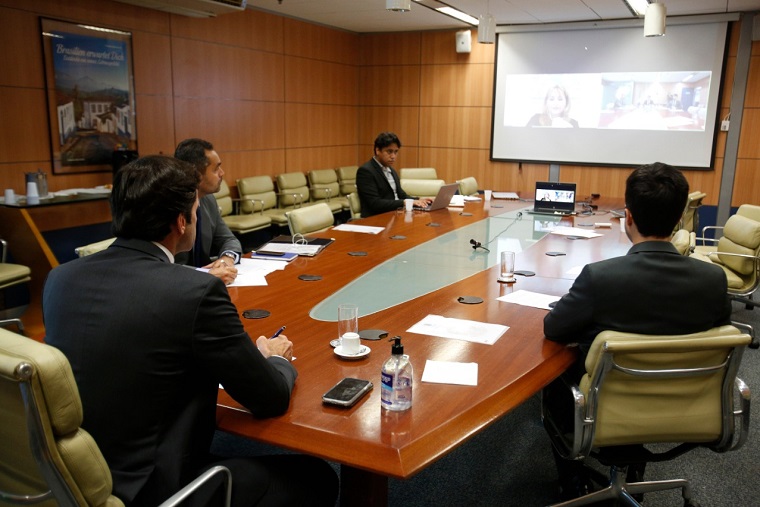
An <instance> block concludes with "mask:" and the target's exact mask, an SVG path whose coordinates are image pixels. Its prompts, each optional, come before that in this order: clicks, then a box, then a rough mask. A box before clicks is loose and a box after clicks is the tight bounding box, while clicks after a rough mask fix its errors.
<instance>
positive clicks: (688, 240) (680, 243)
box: [670, 229, 697, 255]
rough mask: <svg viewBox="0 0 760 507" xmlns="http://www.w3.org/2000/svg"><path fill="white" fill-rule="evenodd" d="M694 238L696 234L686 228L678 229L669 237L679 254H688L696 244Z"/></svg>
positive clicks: (695, 238)
mask: <svg viewBox="0 0 760 507" xmlns="http://www.w3.org/2000/svg"><path fill="white" fill-rule="evenodd" d="M696 240H697V235H696V234H694V233H693V232H689V231H687V230H686V229H678V230H677V231H676V232H674V233H673V237H672V238H670V242H671V243H673V246H674V247H676V250H678V252H679V253H680V254H681V255H690V254H691V253H692V252H693V251H694V248H695V247H696V246H697V242H696Z"/></svg>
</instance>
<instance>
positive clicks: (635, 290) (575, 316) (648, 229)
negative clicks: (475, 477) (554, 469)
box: [544, 162, 731, 499]
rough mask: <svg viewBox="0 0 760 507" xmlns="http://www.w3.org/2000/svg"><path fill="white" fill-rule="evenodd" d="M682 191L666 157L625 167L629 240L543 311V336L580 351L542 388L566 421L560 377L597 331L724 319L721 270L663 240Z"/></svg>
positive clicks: (683, 326)
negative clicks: (628, 244)
mask: <svg viewBox="0 0 760 507" xmlns="http://www.w3.org/2000/svg"><path fill="white" fill-rule="evenodd" d="M688 193H689V183H688V182H687V181H686V178H684V176H683V174H681V172H680V171H678V170H677V169H675V168H673V167H671V166H669V165H667V164H663V163H660V162H657V163H654V164H651V165H645V166H642V167H639V168H638V169H636V170H635V171H633V173H631V175H630V176H629V177H628V179H627V181H626V189H625V204H626V208H625V218H624V220H625V232H626V235H627V236H628V238H629V239H630V240H631V242H632V243H633V246H632V247H631V249H630V250H629V251H628V254H627V255H624V256H622V257H616V258H612V259H607V260H604V261H601V262H595V263H592V264H588V265H586V266H585V267H584V268H583V270H582V271H581V273H580V275H578V278H577V279H576V280H575V282H574V283H573V286H572V287H571V288H570V292H569V293H568V294H566V295H565V296H563V297H562V299H560V300H559V301H558V302H557V305H556V306H555V307H554V309H553V310H552V311H551V312H549V313H548V314H547V315H546V317H545V318H544V334H545V335H546V338H548V339H549V340H552V341H556V342H560V343H578V344H579V349H580V352H581V353H580V354H579V360H578V361H577V362H576V364H575V365H574V367H572V368H571V369H570V370H568V372H566V373H565V374H564V375H563V376H562V377H560V378H559V379H558V380H557V381H555V382H554V383H553V384H551V385H550V386H548V387H547V388H546V390H545V391H544V395H545V396H547V397H548V398H547V399H548V400H550V401H552V405H553V406H555V407H556V408H557V410H567V411H568V415H567V417H568V425H571V411H570V410H569V407H566V406H564V404H563V403H562V401H563V399H569V394H567V393H569V391H568V390H567V387H566V385H565V384H566V383H577V382H578V380H579V379H580V377H581V376H582V375H583V373H584V371H585V369H584V364H583V362H584V360H585V356H586V353H587V352H588V348H589V347H590V345H591V343H592V342H593V341H594V338H595V337H596V335H597V334H599V333H600V332H601V331H603V330H606V329H609V330H614V331H623V332H629V333H640V334H657V335H667V334H687V333H696V332H700V331H706V330H708V329H710V328H713V327H716V326H721V325H724V324H730V318H731V301H730V299H729V298H728V291H727V282H726V275H725V274H724V273H723V270H722V269H720V268H719V267H718V266H715V265H711V264H708V263H705V262H700V261H698V260H695V259H691V258H689V257H687V256H683V255H681V254H679V253H678V251H677V250H676V248H675V247H674V246H673V245H672V243H671V242H670V238H671V235H672V232H673V229H674V228H675V226H676V224H677V223H678V221H679V220H680V219H681V215H682V213H683V210H684V206H685V205H686V200H687V198H688ZM621 220H622V219H621ZM563 394H564V395H565V396H567V398H563ZM555 413H556V411H555ZM555 457H556V458H557V466H558V469H559V472H560V489H561V494H562V496H563V498H565V499H567V498H572V497H573V496H577V494H580V493H583V489H584V484H583V481H584V480H585V478H583V477H580V478H579V477H578V476H577V474H578V473H580V472H581V468H580V467H578V466H574V465H573V463H574V462H567V461H566V460H562V459H561V458H560V457H559V455H556V454H555ZM643 473H644V467H643V466H641V467H639V468H638V469H632V468H631V467H629V478H630V479H632V480H634V479H637V478H638V477H640V476H643ZM573 474H576V475H573Z"/></svg>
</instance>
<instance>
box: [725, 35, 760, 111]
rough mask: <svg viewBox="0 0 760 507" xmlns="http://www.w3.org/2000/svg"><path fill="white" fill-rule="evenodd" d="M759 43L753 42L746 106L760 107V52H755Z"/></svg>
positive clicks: (745, 99)
mask: <svg viewBox="0 0 760 507" xmlns="http://www.w3.org/2000/svg"><path fill="white" fill-rule="evenodd" d="M757 44H760V43H758V42H753V43H752V56H751V57H750V60H749V75H748V76H747V94H746V95H745V97H744V107H749V108H754V107H760V54H755V48H757V47H759V46H757ZM759 51H760V50H759ZM729 105H730V104H729ZM726 107H728V105H726Z"/></svg>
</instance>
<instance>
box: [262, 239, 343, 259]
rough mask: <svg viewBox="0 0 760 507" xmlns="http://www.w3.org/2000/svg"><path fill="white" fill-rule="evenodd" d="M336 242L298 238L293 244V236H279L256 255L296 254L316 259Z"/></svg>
mask: <svg viewBox="0 0 760 507" xmlns="http://www.w3.org/2000/svg"><path fill="white" fill-rule="evenodd" d="M333 241H335V240H334V239H332V238H307V237H303V238H298V239H297V240H296V242H295V243H294V242H293V236H284V235H281V236H277V237H276V238H274V239H272V240H270V241H269V242H268V243H266V244H264V245H263V246H261V247H260V248H259V249H258V250H256V253H259V254H266V253H275V254H277V253H294V254H297V255H303V256H306V257H314V256H315V255H317V254H318V253H319V252H321V251H322V249H323V248H324V247H326V246H327V245H329V244H330V243H332V242H333Z"/></svg>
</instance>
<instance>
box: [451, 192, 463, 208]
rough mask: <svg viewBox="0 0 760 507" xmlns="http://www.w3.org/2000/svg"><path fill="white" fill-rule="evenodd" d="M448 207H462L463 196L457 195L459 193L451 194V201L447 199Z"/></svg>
mask: <svg viewBox="0 0 760 507" xmlns="http://www.w3.org/2000/svg"><path fill="white" fill-rule="evenodd" d="M449 207H450V208H462V207H464V196H463V195H459V194H457V195H454V196H451V201H449Z"/></svg>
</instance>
